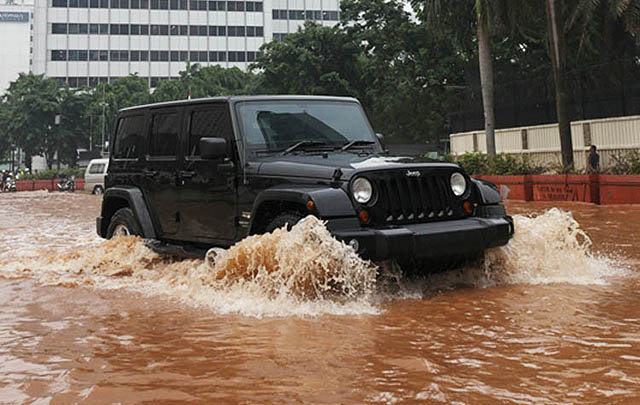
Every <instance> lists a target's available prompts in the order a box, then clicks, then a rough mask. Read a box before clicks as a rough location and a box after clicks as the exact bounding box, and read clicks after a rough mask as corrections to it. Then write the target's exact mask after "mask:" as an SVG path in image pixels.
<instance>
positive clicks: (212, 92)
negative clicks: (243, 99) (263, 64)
mask: <svg viewBox="0 0 640 405" xmlns="http://www.w3.org/2000/svg"><path fill="white" fill-rule="evenodd" d="M254 80H255V79H254V75H253V74H251V73H247V72H243V71H242V70H240V69H238V68H235V67H234V68H229V69H227V68H223V67H221V66H218V65H214V66H207V67H201V66H200V65H199V64H194V65H187V67H186V69H185V70H184V71H182V72H180V78H178V79H174V80H162V81H160V83H159V84H158V87H156V89H155V91H154V92H153V94H152V95H151V99H152V101H155V102H159V101H171V100H183V99H186V98H187V96H188V95H189V94H190V95H191V97H192V98H202V97H215V96H229V95H242V94H249V93H251V92H252V85H253V82H254Z"/></svg>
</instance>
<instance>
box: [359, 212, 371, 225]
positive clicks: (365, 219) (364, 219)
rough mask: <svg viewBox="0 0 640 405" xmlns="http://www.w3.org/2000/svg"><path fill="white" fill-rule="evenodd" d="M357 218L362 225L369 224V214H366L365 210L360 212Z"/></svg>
mask: <svg viewBox="0 0 640 405" xmlns="http://www.w3.org/2000/svg"><path fill="white" fill-rule="evenodd" d="M358 216H359V217H360V221H362V223H364V224H366V223H367V222H369V213H368V212H367V210H362V211H360V213H359V214H358Z"/></svg>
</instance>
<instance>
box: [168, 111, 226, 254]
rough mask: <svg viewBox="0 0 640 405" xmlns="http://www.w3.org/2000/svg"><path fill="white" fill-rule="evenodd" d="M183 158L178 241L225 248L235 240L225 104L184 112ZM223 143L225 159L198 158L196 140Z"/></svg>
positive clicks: (198, 151)
mask: <svg viewBox="0 0 640 405" xmlns="http://www.w3.org/2000/svg"><path fill="white" fill-rule="evenodd" d="M185 129H186V130H185V136H184V139H183V145H185V147H186V149H185V153H184V158H183V160H182V162H181V170H180V172H179V178H180V187H181V192H180V216H181V219H182V223H181V231H180V234H181V238H183V239H186V240H191V241H196V242H205V243H214V244H216V243H217V244H226V243H227V242H231V241H233V240H234V239H235V236H236V226H235V225H236V217H237V209H236V199H237V193H236V173H237V165H236V163H237V161H236V157H235V154H234V153H233V150H234V148H233V144H234V137H233V130H232V127H231V116H230V114H229V105H228V104H227V103H226V102H217V103H211V104H204V105H203V104H201V105H194V106H192V107H190V108H188V109H187V110H186V111H185ZM202 137H219V138H225V139H226V140H227V150H228V153H227V157H226V158H225V159H221V160H219V161H212V160H203V159H201V158H200V148H199V143H200V138H202Z"/></svg>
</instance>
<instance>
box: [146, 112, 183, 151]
mask: <svg viewBox="0 0 640 405" xmlns="http://www.w3.org/2000/svg"><path fill="white" fill-rule="evenodd" d="M179 128H180V123H179V122H178V113H166V114H154V115H153V121H152V123H151V142H150V144H149V155H150V156H171V157H175V156H176V154H177V149H178V134H179Z"/></svg>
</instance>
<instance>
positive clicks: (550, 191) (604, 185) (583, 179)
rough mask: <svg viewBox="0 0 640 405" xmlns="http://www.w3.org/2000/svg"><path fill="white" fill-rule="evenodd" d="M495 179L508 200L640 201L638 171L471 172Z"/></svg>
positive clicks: (484, 178) (604, 202)
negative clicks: (522, 173)
mask: <svg viewBox="0 0 640 405" xmlns="http://www.w3.org/2000/svg"><path fill="white" fill-rule="evenodd" d="M474 177H475V178H478V179H482V180H488V181H490V182H492V183H495V184H496V185H497V186H498V188H499V189H500V193H501V194H502V195H503V197H504V196H506V198H507V199H509V200H524V201H579V202H589V203H594V204H640V175H624V176H623V175H604V174H600V175H598V174H552V175H524V176H474Z"/></svg>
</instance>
